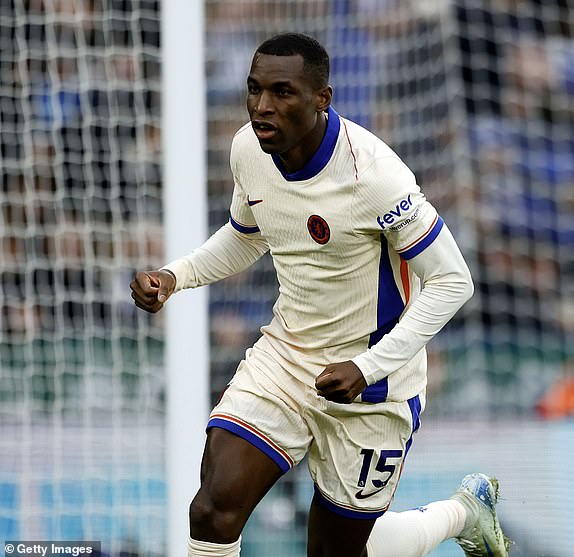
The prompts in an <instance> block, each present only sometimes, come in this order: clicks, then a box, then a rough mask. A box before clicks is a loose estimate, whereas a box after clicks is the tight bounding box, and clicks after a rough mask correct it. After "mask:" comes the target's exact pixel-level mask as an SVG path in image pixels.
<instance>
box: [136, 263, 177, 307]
mask: <svg viewBox="0 0 574 557" xmlns="http://www.w3.org/2000/svg"><path fill="white" fill-rule="evenodd" d="M130 288H131V289H132V298H133V299H134V302H135V304H136V306H137V307H138V308H140V309H144V310H145V311H149V312H150V313H157V312H158V311H159V310H160V309H161V308H162V307H163V305H164V304H165V302H167V299H168V298H169V297H170V296H171V295H172V294H173V291H174V290H175V277H174V275H173V274H172V273H170V272H169V271H145V272H144V271H139V272H138V273H136V276H135V277H134V280H132V282H131V283H130Z"/></svg>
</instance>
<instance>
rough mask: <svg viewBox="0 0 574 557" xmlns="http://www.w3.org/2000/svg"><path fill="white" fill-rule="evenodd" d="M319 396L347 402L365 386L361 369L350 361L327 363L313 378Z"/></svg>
mask: <svg viewBox="0 0 574 557" xmlns="http://www.w3.org/2000/svg"><path fill="white" fill-rule="evenodd" d="M315 387H317V393H318V395H319V396H322V397H324V398H326V399H327V400H330V401H332V402H340V403H343V404H349V403H351V402H353V400H355V398H357V397H358V396H359V395H360V394H361V393H362V392H363V391H364V390H365V389H366V387H367V382H366V381H365V377H364V376H363V374H362V373H361V370H360V369H359V368H358V367H357V366H356V365H355V364H354V363H353V362H352V361H351V360H348V361H346V362H340V363H337V364H329V365H328V366H327V367H326V368H325V369H324V370H323V371H322V372H321V374H320V375H319V376H318V377H317V379H315Z"/></svg>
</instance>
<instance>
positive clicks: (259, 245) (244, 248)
mask: <svg viewBox="0 0 574 557" xmlns="http://www.w3.org/2000/svg"><path fill="white" fill-rule="evenodd" d="M268 249H269V248H268V246H267V242H266V241H265V240H264V239H263V238H262V237H261V235H260V234H259V233H255V234H243V233H241V232H238V231H236V230H235V229H234V228H233V227H232V226H231V225H230V224H229V223H228V224H226V225H224V226H222V227H221V228H220V229H219V230H218V231H217V232H215V234H213V236H211V237H210V238H209V239H208V240H207V241H206V242H205V243H204V244H203V245H202V246H201V247H199V248H197V249H196V250H194V251H193V252H192V253H190V254H189V255H186V256H185V257H182V258H180V259H176V260H175V261H172V262H171V263H168V264H167V265H165V266H164V267H162V269H166V270H168V271H171V272H172V273H173V274H174V275H175V277H176V287H175V291H176V292H177V291H179V290H183V289H184V288H196V287H198V286H204V285H206V284H211V283H213V282H217V281H218V280H221V279H224V278H226V277H229V276H232V275H235V274H237V273H239V272H241V271H243V270H244V269H247V267H249V266H251V265H253V263H255V261H257V260H258V259H259V258H260V257H261V256H262V255H263V254H264V253H266V252H267V250H268Z"/></svg>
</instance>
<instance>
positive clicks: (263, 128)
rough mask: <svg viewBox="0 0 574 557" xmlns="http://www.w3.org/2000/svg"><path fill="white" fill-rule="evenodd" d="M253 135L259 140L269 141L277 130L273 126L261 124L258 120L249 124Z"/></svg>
mask: <svg viewBox="0 0 574 557" xmlns="http://www.w3.org/2000/svg"><path fill="white" fill-rule="evenodd" d="M251 125H252V126H253V130H254V131H255V135H256V136H257V137H258V138H259V139H270V138H272V137H273V136H274V135H275V134H276V133H277V128H276V127H275V126H274V125H273V124H269V123H268V122H262V121H259V120H254V121H253V122H251Z"/></svg>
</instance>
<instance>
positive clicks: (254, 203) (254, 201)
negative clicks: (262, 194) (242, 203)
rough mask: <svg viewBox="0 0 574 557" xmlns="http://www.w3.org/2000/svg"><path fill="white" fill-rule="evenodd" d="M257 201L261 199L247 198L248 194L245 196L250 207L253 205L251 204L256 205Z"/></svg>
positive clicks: (261, 200)
mask: <svg viewBox="0 0 574 557" xmlns="http://www.w3.org/2000/svg"><path fill="white" fill-rule="evenodd" d="M257 203H263V199H253V200H251V199H249V196H247V205H249V206H250V207H253V205H257Z"/></svg>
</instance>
